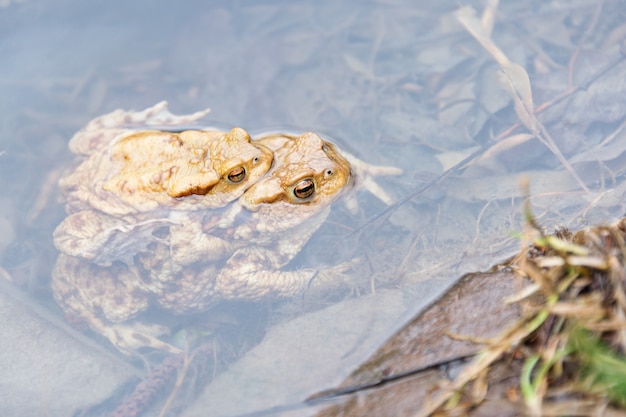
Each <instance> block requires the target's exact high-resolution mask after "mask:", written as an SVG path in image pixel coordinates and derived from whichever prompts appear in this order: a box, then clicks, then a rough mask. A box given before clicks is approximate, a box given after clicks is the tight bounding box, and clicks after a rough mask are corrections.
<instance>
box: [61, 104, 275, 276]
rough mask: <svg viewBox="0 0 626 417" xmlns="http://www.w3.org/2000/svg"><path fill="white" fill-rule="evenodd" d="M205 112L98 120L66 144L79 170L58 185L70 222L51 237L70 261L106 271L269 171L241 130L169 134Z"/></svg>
mask: <svg viewBox="0 0 626 417" xmlns="http://www.w3.org/2000/svg"><path fill="white" fill-rule="evenodd" d="M205 113H206V111H205V112H198V113H195V114H192V115H189V116H174V115H172V114H171V113H169V112H168V111H167V108H166V103H165V102H162V103H159V104H157V105H156V106H154V107H151V108H149V109H147V110H144V111H142V112H124V111H121V110H117V111H115V112H113V113H110V114H107V115H104V116H101V117H98V118H97V119H95V120H93V121H92V122H90V123H89V124H88V125H87V126H86V127H85V128H84V129H83V130H81V131H80V132H78V133H77V134H76V135H75V136H74V138H72V140H71V141H70V149H71V150H72V151H73V152H75V153H77V154H79V155H80V157H79V160H80V165H78V167H77V168H76V169H75V170H74V171H72V172H71V173H70V174H69V175H67V176H65V177H64V178H62V179H61V180H60V181H59V186H60V189H61V193H62V195H63V196H64V199H65V203H66V210H67V211H68V214H69V215H68V217H67V218H66V219H65V220H64V221H63V222H62V223H61V224H60V225H59V227H58V228H57V229H56V230H55V232H54V240H55V245H56V246H57V248H58V249H59V250H60V251H61V252H63V253H65V254H68V255H72V256H76V257H80V258H84V259H88V260H90V261H92V262H95V263H97V264H99V265H110V264H111V263H112V262H114V261H117V260H124V261H126V262H131V260H130V258H132V256H133V255H134V254H135V253H136V252H137V251H138V250H141V249H142V248H144V247H145V246H146V245H147V244H148V243H149V242H150V241H152V240H154V239H156V237H155V236H154V235H153V232H154V230H155V229H157V228H159V227H161V226H167V225H170V224H176V223H177V222H178V223H180V222H183V223H189V222H190V221H188V220H184V218H185V216H186V215H187V214H190V213H193V212H195V211H199V210H206V209H208V208H215V207H223V206H225V205H226V204H228V203H229V202H231V201H233V200H234V199H236V198H237V197H239V196H240V195H241V194H242V193H243V192H244V191H245V190H246V188H247V187H248V186H250V185H251V184H253V183H254V182H256V181H257V180H258V179H259V178H261V176H263V175H264V174H265V173H267V171H268V170H269V169H270V166H271V164H272V160H273V154H272V152H271V151H270V150H269V149H267V147H265V146H263V145H261V144H259V143H252V142H251V141H250V136H249V135H248V133H246V131H244V130H243V129H239V128H235V129H232V130H231V131H230V132H220V131H211V130H183V131H181V132H168V131H159V130H137V129H139V128H142V127H143V129H145V128H146V127H150V126H152V125H157V126H159V127H162V128H165V127H167V128H168V129H175V128H178V127H180V126H184V125H188V124H189V123H191V122H193V121H194V120H196V119H198V118H199V117H201V116H203V115H204V114H205Z"/></svg>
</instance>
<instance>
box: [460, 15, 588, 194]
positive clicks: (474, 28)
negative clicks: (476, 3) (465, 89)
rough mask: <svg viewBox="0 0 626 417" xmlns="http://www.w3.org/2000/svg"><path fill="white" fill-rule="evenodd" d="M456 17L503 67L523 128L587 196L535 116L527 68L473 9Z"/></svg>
mask: <svg viewBox="0 0 626 417" xmlns="http://www.w3.org/2000/svg"><path fill="white" fill-rule="evenodd" d="M490 13H491V12H490ZM456 16H457V19H458V20H459V22H461V24H462V25H463V26H464V27H465V28H466V29H467V31H468V32H469V33H470V34H471V35H472V36H473V37H474V38H475V39H476V40H477V41H478V42H479V43H480V44H481V46H482V47H483V48H485V50H486V51H487V52H488V53H489V54H490V55H491V57H492V58H493V59H494V60H495V61H496V62H497V63H498V65H499V66H500V71H501V72H500V80H501V82H502V84H503V86H504V88H505V89H506V90H507V92H508V93H509V95H510V96H511V98H512V99H513V103H514V106H515V112H516V114H517V117H518V118H519V119H520V121H521V122H522V124H523V125H524V126H526V128H527V129H528V130H530V131H531V132H532V134H533V135H534V136H535V137H536V138H537V139H539V140H540V141H541V143H543V144H544V145H545V146H546V147H547V148H548V149H549V150H550V151H551V152H552V153H553V154H554V155H555V156H556V157H557V158H558V159H559V161H560V162H561V164H562V165H563V166H564V167H565V169H567V171H568V172H569V173H570V174H571V175H572V176H573V177H574V178H575V179H576V181H577V182H578V184H579V185H580V187H581V188H582V189H583V190H585V191H586V192H589V189H588V188H587V186H586V185H585V183H584V182H583V181H582V180H581V179H580V177H579V176H578V174H576V171H574V168H573V167H572V166H571V164H570V163H569V161H568V160H567V159H566V158H565V157H564V156H563V154H562V153H561V150H560V149H559V147H558V146H557V145H556V143H555V142H554V140H553V139H552V137H551V136H550V134H549V133H548V132H547V130H546V129H545V127H544V126H543V124H542V123H541V122H540V121H539V119H537V117H536V116H535V106H534V102H533V97H532V88H531V85H530V78H529V77H528V73H527V72H526V70H525V69H524V67H522V66H521V65H519V64H516V63H514V62H511V60H510V59H509V58H508V57H507V56H506V54H505V53H504V52H503V51H502V50H501V49H500V48H498V46H497V45H496V44H495V43H494V42H493V40H492V39H491V37H490V36H489V31H486V30H485V28H484V27H483V23H482V22H481V21H480V20H479V19H478V18H477V17H476V12H475V10H474V9H473V8H472V7H470V6H465V7H462V8H460V9H459V10H458V11H457V13H456ZM487 21H488V19H487Z"/></svg>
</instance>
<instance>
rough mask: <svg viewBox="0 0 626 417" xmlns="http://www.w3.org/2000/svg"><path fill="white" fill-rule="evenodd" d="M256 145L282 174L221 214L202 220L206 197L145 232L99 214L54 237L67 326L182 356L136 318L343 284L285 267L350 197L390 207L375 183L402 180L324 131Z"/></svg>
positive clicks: (208, 213) (56, 282) (150, 220)
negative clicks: (79, 323) (71, 321)
mask: <svg viewBox="0 0 626 417" xmlns="http://www.w3.org/2000/svg"><path fill="white" fill-rule="evenodd" d="M231 132H232V131H231ZM251 145H253V146H256V147H257V149H263V150H265V149H269V150H270V152H271V153H272V154H273V158H274V161H273V165H272V167H271V169H269V171H268V172H267V173H266V174H265V175H262V176H260V177H259V178H255V179H252V180H250V181H248V182H247V183H246V185H245V187H242V188H245V189H244V190H243V191H242V193H241V195H240V196H239V198H237V197H232V196H231V197H229V198H228V199H224V200H222V201H225V200H231V201H230V202H227V203H224V204H222V206H219V205H217V204H214V205H213V206H212V207H203V208H204V209H203V210H199V209H196V207H198V206H199V205H201V203H189V204H188V203H186V202H184V200H185V199H187V198H189V197H191V198H194V199H196V198H202V197H201V196H198V195H189V196H181V197H170V198H172V199H175V201H176V203H175V204H173V205H169V206H163V205H160V206H158V207H156V208H154V209H151V210H145V211H141V212H140V213H141V216H140V221H138V222H136V223H132V220H133V219H134V217H133V216H136V214H132V215H130V219H131V221H129V220H128V217H127V216H128V215H121V216H118V217H115V216H114V215H113V214H110V213H105V214H106V215H107V216H108V217H107V221H109V220H110V221H111V224H109V223H106V224H105V223H103V222H102V221H101V219H99V218H98V217H97V216H93V215H90V216H86V217H85V218H84V219H83V218H81V219H80V220H81V221H80V222H79V224H77V225H73V223H72V221H70V220H68V219H71V217H72V215H70V217H68V219H66V220H65V221H64V222H63V223H62V224H61V225H60V226H59V229H57V231H56V232H55V241H56V242H57V246H58V247H59V249H60V251H61V254H60V255H59V258H58V261H57V264H56V266H55V269H54V272H53V291H54V295H55V298H56V300H57V301H58V302H59V304H60V305H61V306H62V307H63V309H64V310H65V311H66V313H67V314H68V316H72V317H73V318H79V319H82V320H84V321H86V322H87V323H88V324H89V325H90V327H91V328H92V329H94V330H95V331H97V332H99V333H101V334H103V335H105V336H106V337H107V338H108V339H109V340H110V341H111V342H112V343H113V344H114V345H115V346H116V347H117V348H118V349H120V350H121V351H123V352H127V353H130V352H133V351H134V350H135V349H138V348H141V347H152V348H157V349H161V350H165V351H168V352H179V349H178V348H176V347H174V346H172V345H170V344H167V343H165V342H163V341H162V340H161V339H159V336H160V335H161V334H162V333H163V329H162V328H161V327H160V326H157V325H148V324H145V323H142V322H140V321H139V320H138V319H135V316H136V315H137V314H139V313H140V312H142V311H144V310H146V309H147V308H149V307H150V306H151V305H152V304H155V305H157V306H158V307H161V308H163V309H166V310H168V311H172V312H174V313H177V314H190V313H196V312H199V311H203V310H206V309H207V308H209V307H211V306H212V305H214V304H215V303H217V302H218V301H219V300H250V301H256V300H262V299H276V298H284V297H290V296H294V295H298V294H302V293H303V292H304V291H305V290H306V288H307V285H309V283H311V285H314V286H322V287H323V286H336V285H337V282H332V281H333V280H336V279H337V278H336V275H333V274H319V275H318V276H315V275H316V271H315V270H307V269H301V270H297V271H293V270H283V267H284V266H285V265H286V264H287V263H289V261H290V260H291V259H292V258H293V257H294V256H296V255H297V254H298V252H299V251H300V250H301V249H302V247H303V246H304V244H305V243H306V242H307V241H308V240H309V239H310V237H311V236H312V234H313V233H314V232H315V231H316V230H317V229H318V228H319V227H320V225H321V224H322V223H323V222H324V220H325V219H326V217H327V216H328V213H329V211H330V204H331V203H332V202H333V201H334V200H336V199H337V198H338V197H339V196H340V195H342V194H343V192H344V191H346V190H348V189H353V188H355V187H353V185H356V187H357V188H358V187H361V188H366V189H368V190H369V191H371V192H373V193H374V194H375V195H377V196H378V197H379V198H381V200H383V201H385V202H387V203H389V202H390V198H389V197H388V196H387V195H386V194H385V193H384V192H383V191H382V190H381V189H380V188H379V187H378V186H377V185H376V183H375V182H374V181H373V177H375V176H378V175H395V174H398V173H399V172H400V171H399V170H398V169H396V168H391V167H375V166H371V165H368V164H366V163H364V162H362V161H359V160H358V159H356V158H354V157H352V156H349V155H345V154H341V153H340V152H339V151H338V150H337V149H336V148H335V147H334V146H333V145H332V144H330V143H329V142H327V141H325V140H323V139H322V138H320V137H319V136H318V135H316V134H314V133H305V134H303V135H300V136H294V135H283V134H274V135H267V136H264V137H261V138H259V139H257V140H254V141H252V142H251ZM140 181H141V180H139V182H140ZM62 184H63V182H62ZM161 192H165V191H164V190H163V191H161ZM98 193H100V194H102V195H105V194H106V193H111V191H107V190H103V191H100V190H98ZM211 197H212V196H208V197H207V198H211ZM85 200H87V199H85ZM181 201H182V202H181ZM139 204H141V203H139ZM190 207H191V208H190ZM92 211H95V212H98V213H100V211H102V210H98V209H96V208H93V209H92ZM79 213H80V212H79ZM150 216H152V217H150ZM94 218H95V221H94V222H93V224H92V223H90V221H91V220H92V219H94ZM120 222H121V223H120ZM75 227H78V228H79V229H76V228H75ZM85 231H89V232H85ZM86 233H87V234H89V233H90V234H91V236H87V235H86ZM136 234H139V235H140V238H137V237H136V236H135V235H136ZM76 235H81V238H82V239H87V240H90V241H91V242H94V244H95V242H99V244H100V247H99V248H97V247H95V246H94V245H93V244H92V245H91V246H90V247H89V249H88V250H87V251H85V253H80V252H73V253H68V252H66V251H64V250H63V244H59V241H61V242H63V240H64V239H67V238H68V236H69V239H75V237H74V236H76ZM125 240H129V241H130V242H131V243H130V244H125V243H124V241H125ZM139 242H141V244H140V243H139ZM79 246H80V245H76V247H79ZM110 246H112V247H110ZM99 252H101V253H104V254H105V255H99ZM314 276H315V279H313V277H314Z"/></svg>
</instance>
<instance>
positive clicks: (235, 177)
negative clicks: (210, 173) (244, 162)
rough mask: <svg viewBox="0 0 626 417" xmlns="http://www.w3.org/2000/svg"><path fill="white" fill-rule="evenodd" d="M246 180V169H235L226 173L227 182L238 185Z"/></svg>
mask: <svg viewBox="0 0 626 417" xmlns="http://www.w3.org/2000/svg"><path fill="white" fill-rule="evenodd" d="M245 178H246V169H245V168H244V167H237V168H235V169H233V170H232V171H230V172H229V173H228V181H230V182H232V183H233V184H238V183H240V182H241V181H243V180H244V179H245Z"/></svg>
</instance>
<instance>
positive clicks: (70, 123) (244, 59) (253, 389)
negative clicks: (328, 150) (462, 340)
mask: <svg viewBox="0 0 626 417" xmlns="http://www.w3.org/2000/svg"><path fill="white" fill-rule="evenodd" d="M470 4H472V5H473V6H474V7H475V8H476V9H477V10H479V11H480V10H482V9H483V8H484V7H485V6H484V4H483V2H478V1H474V2H470ZM0 6H1V7H2V8H0V52H1V53H2V56H3V57H5V59H3V60H2V61H0V96H1V97H2V99H1V100H0V152H1V154H0V177H1V178H2V184H3V187H2V188H1V189H0V228H1V232H0V233H1V235H2V236H1V237H0V251H2V257H1V258H0V259H1V264H0V266H1V267H2V268H3V271H4V274H5V275H6V276H8V277H10V278H11V280H13V281H14V282H15V284H17V286H19V287H20V288H22V289H26V290H27V292H28V294H29V296H30V297H31V298H32V299H35V300H44V304H45V305H47V306H49V308H50V310H51V311H53V312H54V314H55V315H56V316H57V317H58V318H60V317H61V313H60V312H59V311H58V310H56V309H55V307H54V305H53V303H51V302H50V296H49V289H48V286H49V274H50V269H51V267H52V263H53V262H54V259H55V257H56V252H55V249H54V247H53V246H52V241H51V233H52V230H53V229H54V227H55V226H56V224H58V222H59V221H60V220H61V219H62V218H63V216H64V214H63V209H62V207H61V206H60V205H59V204H58V203H57V198H58V196H57V194H56V191H55V188H54V184H55V182H56V179H57V178H58V176H59V173H60V172H61V171H62V169H63V167H66V166H67V165H68V164H69V163H70V161H71V155H70V153H69V151H68V150H67V142H68V140H69V138H70V137H71V136H72V134H73V133H74V132H76V131H77V130H78V129H80V128H81V127H82V126H83V125H84V124H85V123H86V122H87V121H89V120H90V119H92V118H93V117H95V116H97V115H100V114H104V113H106V112H109V111H111V110H113V109H116V108H124V109H143V108H146V107H148V106H151V105H153V104H155V103H156V102H158V101H161V100H167V101H168V102H169V106H170V109H171V110H172V111H173V112H175V113H179V114H182V113H190V112H194V111H197V110H200V109H204V108H206V107H211V109H212V111H211V113H210V114H209V116H207V118H206V119H205V120H204V121H203V123H206V124H207V125H218V126H224V127H232V126H241V127H243V128H246V129H248V130H249V131H251V132H253V133H254V132H263V131H267V130H277V129H279V130H280V129H283V130H289V131H299V132H302V131H308V130H311V131H316V132H320V133H322V134H325V135H327V136H328V137H330V138H332V140H333V141H334V142H335V143H337V144H338V146H339V147H341V148H343V149H345V150H347V151H349V152H351V153H353V154H354V155H356V156H358V157H359V158H361V159H362V160H364V161H367V162H369V163H372V164H378V165H392V166H397V167H400V168H402V169H403V170H404V173H403V174H402V175H401V176H397V177H387V178H382V179H381V180H380V181H379V182H380V184H381V185H382V186H383V187H384V188H385V189H386V190H387V191H388V192H389V193H390V194H391V195H392V196H393V198H394V199H395V200H396V201H397V202H399V204H398V205H397V206H393V207H392V209H391V210H388V208H387V207H386V206H385V205H384V204H382V203H381V202H380V201H378V200H376V199H375V198H373V197H371V196H370V195H367V193H362V194H360V195H359V211H358V213H357V214H353V213H350V212H349V211H348V210H346V209H345V207H344V206H343V205H342V204H341V203H338V204H335V206H334V207H333V212H332V214H331V216H330V218H329V219H328V221H327V222H326V224H325V225H324V226H322V228H321V229H320V230H319V231H318V232H317V233H316V235H315V236H314V238H313V239H312V240H311V241H310V242H309V244H308V245H307V246H306V247H305V249H304V250H303V251H302V252H301V254H300V256H299V257H298V258H297V259H296V260H295V261H294V263H293V265H291V267H293V268H299V267H304V266H314V267H320V266H323V265H333V264H336V263H338V262H342V261H346V260H349V259H359V262H358V264H357V265H356V266H355V267H354V268H353V270H352V271H351V274H352V275H353V276H354V277H355V278H356V279H359V280H365V281H366V282H367V285H365V286H359V287H358V288H357V289H356V290H355V291H353V293H352V294H343V295H342V297H340V298H341V300H342V301H338V300H316V301H313V302H312V304H313V306H311V305H310V304H309V303H308V302H307V303H303V302H302V300H294V301H292V302H288V303H282V304H272V305H271V306H269V307H267V310H269V311H268V312H267V313H266V314H268V316H269V329H270V330H269V331H268V336H267V338H265V339H263V338H262V337H261V338H260V339H263V340H264V341H263V342H261V343H260V344H258V345H257V347H256V348H254V349H257V350H256V351H253V353H251V354H249V355H247V356H245V358H244V359H243V360H242V361H241V362H239V363H237V364H236V365H233V367H232V368H230V369H231V371H230V373H229V371H226V372H224V374H223V375H222V376H221V377H218V379H217V380H216V382H215V383H214V384H213V386H212V388H209V389H208V391H207V393H206V395H205V397H208V398H211V400H207V403H206V404H205V403H202V402H200V404H202V407H215V408H213V409H218V408H219V409H220V410H223V414H219V415H237V414H241V413H244V412H254V411H258V410H263V409H271V408H272V407H276V406H284V405H286V404H295V403H298V402H299V401H302V400H304V399H305V398H306V397H307V396H308V395H309V394H312V393H314V392H315V391H316V390H319V389H323V388H326V387H327V385H329V384H331V382H330V381H331V380H332V379H333V378H335V379H336V380H340V379H341V378H342V377H344V376H345V374H346V373H347V372H349V371H350V368H351V367H353V366H354V365H355V364H356V363H358V361H360V360H362V359H363V358H364V357H365V355H366V354H367V352H369V351H372V350H373V349H374V348H375V346H376V344H377V343H380V342H381V341H382V340H384V339H385V338H386V337H388V336H389V335H390V334H391V333H392V332H393V331H394V330H395V329H397V328H398V327H399V326H401V325H402V324H403V322H404V321H405V319H406V318H407V317H410V316H411V315H412V314H414V313H415V312H417V311H419V310H420V309H422V308H423V307H424V306H425V305H427V303H428V302H430V301H431V300H432V299H434V298H435V297H436V296H437V295H438V294H440V293H441V292H442V291H444V290H445V288H447V287H448V286H449V285H450V284H451V283H452V282H453V281H454V280H455V279H456V278H458V277H460V276H461V275H462V274H463V273H466V272H470V271H476V270H481V269H486V268H488V267H489V266H490V265H492V264H494V263H496V262H498V261H500V260H502V259H504V258H505V257H506V256H508V255H509V254H511V253H512V251H514V250H515V249H517V247H518V245H519V244H518V242H517V241H516V238H515V237H513V234H514V233H515V232H517V231H520V230H521V229H522V228H523V220H522V216H521V215H520V213H521V201H522V197H523V195H524V192H523V191H522V190H521V189H520V185H519V178H520V177H521V176H522V175H526V176H527V177H528V178H529V179H530V190H531V195H532V199H531V202H532V203H533V207H534V210H535V213H536V214H537V216H538V218H539V221H541V222H542V223H543V224H545V225H546V226H547V227H549V228H550V227H553V226H554V225H555V224H564V225H567V226H570V227H578V226H580V225H584V224H587V223H589V222H595V221H605V222H609V221H612V220H614V219H615V218H616V217H617V216H619V215H621V214H622V213H623V207H624V201H623V191H621V189H622V187H623V185H622V176H623V173H624V170H625V169H626V166H625V163H624V159H625V158H624V157H622V155H623V154H626V146H625V145H624V142H625V141H626V138H624V137H623V132H622V130H623V129H622V123H623V120H624V114H625V113H626V110H625V109H626V106H625V99H624V98H623V97H626V95H625V94H624V93H625V91H624V90H626V83H625V82H624V80H623V79H622V78H623V77H622V74H623V71H624V63H623V59H622V57H621V52H620V48H619V43H618V41H617V40H618V39H619V36H620V35H619V34H620V33H621V32H619V29H620V27H621V26H620V25H621V23H620V22H623V21H624V19H622V20H621V21H620V18H619V16H620V13H623V12H622V11H621V10H620V8H619V2H618V1H607V2H605V4H604V5H603V6H602V7H601V8H598V7H599V6H597V5H596V4H595V2H592V1H582V0H580V1H575V2H570V3H568V5H566V6H562V7H561V6H559V4H557V2H554V4H553V3H552V2H548V3H545V2H541V1H529V2H524V4H506V5H502V6H501V7H500V9H499V11H498V14H497V17H496V24H495V28H494V31H493V34H492V35H491V37H492V39H493V40H494V42H495V43H496V44H497V45H498V46H499V48H501V49H502V50H503V51H504V53H505V54H506V55H507V56H508V58H509V59H510V60H511V61H513V62H516V63H518V64H520V65H521V66H522V67H523V68H525V70H526V72H527V73H528V74H529V75H530V81H531V85H532V87H533V98H531V100H533V99H534V105H535V108H537V109H539V108H541V111H540V112H538V115H539V116H538V117H539V120H540V121H541V122H542V123H543V124H544V125H545V127H546V131H547V132H548V133H549V135H548V137H546V134H545V133H544V132H543V131H541V129H538V128H537V131H538V132H540V133H538V134H537V136H538V137H540V139H537V137H534V136H533V135H530V134H529V131H530V130H529V129H526V128H525V127H524V126H523V125H524V124H526V126H528V125H529V124H528V123H518V121H519V120H520V119H519V115H520V114H519V112H517V113H516V111H515V108H514V104H513V99H512V98H511V95H510V94H509V93H508V92H507V89H506V88H505V87H502V85H503V84H502V83H501V82H500V81H498V79H499V76H498V74H501V73H502V68H501V67H499V65H498V64H497V63H496V61H495V60H493V59H492V58H491V56H490V54H489V52H487V51H486V50H485V49H484V48H483V47H482V46H481V45H480V44H479V43H478V42H476V40H475V39H474V38H473V37H472V36H471V35H470V34H469V33H468V31H467V30H466V29H465V28H464V27H463V26H462V25H461V24H460V23H459V22H458V18H457V15H456V14H455V13H456V12H455V11H456V9H457V6H458V2H453V1H450V2H448V1H444V2H439V3H437V5H433V4H432V3H431V4H429V3H426V2H413V1H403V0H380V1H360V2H330V1H322V2H319V1H316V2H314V1H260V2H244V1H211V2H202V1H192V2H185V3H184V5H181V4H179V3H175V2H165V1H159V2H153V1H150V2H149V1H143V0H140V1H134V2H121V1H109V2H106V3H100V2H97V3H94V2H91V3H83V2H78V1H75V0H57V1H55V2H43V1H40V0H23V1H20V2H10V1H9V2H5V3H1V4H0ZM596 15H597V19H595V20H594V19H591V17H592V16H596ZM622 17H623V16H622ZM586 32H589V33H592V34H593V36H590V35H583V34H584V33H586ZM584 36H587V37H584ZM572 57H575V59H572ZM500 78H501V77H500ZM522 78H523V77H522ZM504 84H506V82H505V83H504ZM583 87H584V88H583ZM555 98H558V100H555ZM542 105H544V108H542ZM551 141H552V142H554V143H555V144H556V147H557V148H558V149H559V152H560V153H562V154H563V155H564V158H565V159H567V160H569V161H570V163H571V164H572V166H573V168H572V171H569V170H568V169H567V168H565V167H564V165H563V162H562V160H561V159H560V158H559V156H558V155H557V152H554V151H553V150H550V146H549V144H550V143H551ZM496 143H498V145H497V146H496ZM546 143H548V145H546ZM574 174H575V175H574ZM576 176H577V177H578V178H579V180H576ZM582 184H584V186H583V185H582ZM585 187H586V188H588V190H589V191H585V190H584V188H585ZM304 304H306V305H304ZM264 314H265V313H264ZM256 315H257V310H255V309H252V312H251V313H250V314H249V315H246V316H245V317H239V320H253V319H254V318H255V317H256ZM249 316H252V317H253V319H248V318H246V317H249ZM247 326H250V324H247ZM264 326H265V324H264V323H263V324H259V325H258V326H257V327H264ZM252 327H254V326H252ZM303 328H306V330H302V329H303ZM348 329H349V330H350V331H348ZM23 337H26V336H25V335H23ZM257 342H258V341H257ZM316 343H318V345H316ZM279 346H280V347H281V348H284V349H285V352H286V351H289V352H291V353H293V352H295V354H294V356H293V357H287V356H286V353H285V352H282V353H279V354H277V355H278V356H275V357H272V356H271V353H268V352H280V350H279V349H278V347H279ZM322 347H323V349H322ZM316 352H318V353H319V352H323V354H319V355H318V354H317V353H316ZM37 353H38V354H41V355H45V352H35V353H34V354H37ZM254 358H257V359H259V358H262V359H263V360H257V361H254ZM302 364H304V365H305V366H304V365H302ZM322 364H324V365H322ZM269 370H272V371H273V374H272V376H271V377H270V376H268V377H267V378H266V379H263V378H259V377H258V375H259V374H263V375H266V374H269V373H270V371H269ZM312 370H317V371H318V372H313V371H312ZM313 373H315V374H316V375H317V376H316V378H317V379H316V378H314V377H313ZM303 374H306V375H309V377H308V378H304V379H307V380H308V382H309V383H308V384H305V383H298V384H296V383H295V382H294V381H298V382H302V380H303V378H302V375H303ZM50 378H52V377H50ZM281 378H282V379H281ZM272 384H273V385H272ZM270 385H271V386H272V388H271V389H269V390H268V389H267V388H262V387H266V386H270ZM261 392H262V393H263V395H261ZM244 397H245V398H247V399H249V401H241V398H244ZM257 397H258V398H257ZM268 397H271V398H272V399H271V400H268V401H266V400H267V398H268ZM260 398H262V399H260ZM218 400H219V401H218ZM212 401H213V402H212ZM35 402H36V401H35ZM31 404H33V402H31ZM33 408H34V409H36V408H37V406H36V405H35V406H33ZM204 409H206V408H204ZM190 413H193V411H191V412H190ZM190 415H193V414H190ZM215 415H218V413H217V412H216V413H215Z"/></svg>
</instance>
